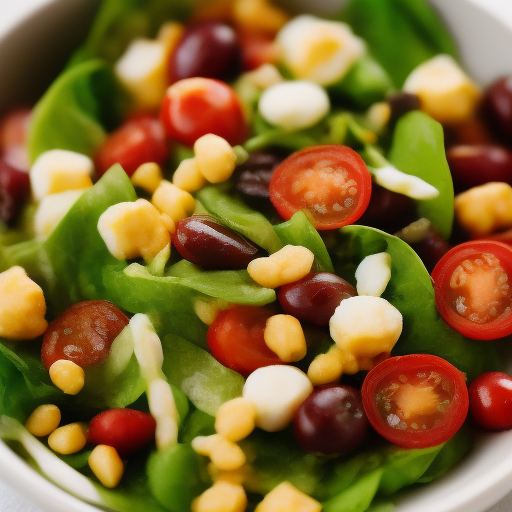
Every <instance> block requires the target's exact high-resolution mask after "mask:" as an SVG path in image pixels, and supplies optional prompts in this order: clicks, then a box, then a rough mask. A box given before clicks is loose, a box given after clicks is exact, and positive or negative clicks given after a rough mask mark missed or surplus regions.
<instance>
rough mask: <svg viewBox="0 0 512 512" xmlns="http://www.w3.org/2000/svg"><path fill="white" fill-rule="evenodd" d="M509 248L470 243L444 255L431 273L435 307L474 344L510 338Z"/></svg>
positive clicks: (511, 270) (511, 271) (491, 243)
mask: <svg viewBox="0 0 512 512" xmlns="http://www.w3.org/2000/svg"><path fill="white" fill-rule="evenodd" d="M509 276H512V247H510V246H509V245H506V244H503V243H501V242H495V241H491V240H487V241H486V240H474V241H472V242H466V243H463V244H460V245H457V246H456V247H454V248H453V249H451V250H450V251H448V252H447V253H446V254H445V255H444V256H443V257H442V258H441V259H440V260H439V262H438V263H437V265H436V266H435V267H434V270H433V271H432V279H433V280H434V291H435V294H436V305H437V309H438V310H439V313H440V314H441V316H442V317H443V319H444V320H445V322H447V323H448V324H449V325H451V326H452V327H453V328H454V329H457V331H459V332H460V333H461V334H463V335H464V336H467V337H468V338H473V339H476V340H492V339H497V338H502V337H503V336H507V335H509V334H512V314H511V306H512V292H511V290H510V283H509Z"/></svg>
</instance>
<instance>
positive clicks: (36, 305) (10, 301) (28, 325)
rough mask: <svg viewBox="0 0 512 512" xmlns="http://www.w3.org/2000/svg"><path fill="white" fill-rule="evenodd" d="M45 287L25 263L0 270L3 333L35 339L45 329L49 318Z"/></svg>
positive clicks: (0, 319)
mask: <svg viewBox="0 0 512 512" xmlns="http://www.w3.org/2000/svg"><path fill="white" fill-rule="evenodd" d="M45 314H46V302H45V300H44V295H43V290H42V289H41V288H40V287H39V285H37V284H36V283H34V281H32V279H30V277H28V275H27V273H26V272H25V270H23V268H22V267H11V268H10V269H9V270H6V271H5V272H2V273H0V336H1V337H3V338H6V339H9V340H32V339H34V338H37V337H38V336H40V335H41V334H43V333H44V331H46V328H47V327H48V322H47V321H46V320H45V318H44V316H45Z"/></svg>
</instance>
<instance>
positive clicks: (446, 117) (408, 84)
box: [403, 55, 482, 124]
mask: <svg viewBox="0 0 512 512" xmlns="http://www.w3.org/2000/svg"><path fill="white" fill-rule="evenodd" d="M403 90H404V91H405V92H410V93H413V94H416V95H418V97H419V98H420V104H421V109H422V110H423V111H425V112H426V113H427V114H429V115H430V116H431V117H433V118H434V119H435V120H436V121H439V122H440V123H443V124H458V123H463V122H465V121H467V120H469V119H471V118H472V117H474V114H475V112H476V109H477V107H478V105H479V103H480V98H481V96H482V93H481V91H480V89H479V88H478V87H477V86H476V85H475V84H474V83H473V82H472V81H471V80H470V79H469V78H468V76H467V75H466V74H465V73H464V72H463V71H462V69H461V68H460V67H459V65H458V64H457V62H456V61H455V59H454V58H453V57H450V56H449V55H437V56H436V57H433V58H432V59H430V60H428V61H426V62H424V63H423V64H420V65H419V66H418V67H417V68H416V69H414V70H413V71H412V73H411V74H410V75H409V76H408V78H407V79H406V81H405V83H404V86H403Z"/></svg>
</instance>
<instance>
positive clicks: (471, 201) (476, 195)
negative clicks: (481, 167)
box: [454, 182, 512, 237]
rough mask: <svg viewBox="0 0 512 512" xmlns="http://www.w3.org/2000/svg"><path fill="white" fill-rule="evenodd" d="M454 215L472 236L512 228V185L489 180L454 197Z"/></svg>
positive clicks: (481, 235) (480, 235)
mask: <svg viewBox="0 0 512 512" xmlns="http://www.w3.org/2000/svg"><path fill="white" fill-rule="evenodd" d="M454 206H455V216H456V218H457V221H458V222H459V224H460V225H461V226H462V227H463V228H464V229H465V230H466V231H467V232H468V233H469V234H470V235H472V236H474V237H483V236H486V235H490V234H491V233H494V232H495V231H497V230H499V229H508V228H511V227H512V187H511V186H510V185H509V184H507V183H501V182H491V183H486V184H485V185H481V186H479V187H473V188H471V189H469V190H466V192H462V194H459V195H458V196H457V197H455V203H454Z"/></svg>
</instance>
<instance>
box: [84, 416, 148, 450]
mask: <svg viewBox="0 0 512 512" xmlns="http://www.w3.org/2000/svg"><path fill="white" fill-rule="evenodd" d="M155 430H156V421H155V419H154V418H153V416H151V415H150V414H146V413H145V412H141V411H136V410H134V409H110V410H109V411H105V412H102V413H100V414H98V415H97V416H95V417H94V418H93V419H92V420H91V422H90V424H89V430H88V431H87V442H88V443H92V444H106V445H107V446H112V447H113V448H115V449H116V451H117V453H118V454H119V456H120V457H121V458H123V459H124V458H126V457H128V456H130V455H131V454H132V453H135V452H138V451H139V450H140V449H142V448H144V446H146V445H147V444H149V443H150V442H151V441H152V440H153V439H154V438H155Z"/></svg>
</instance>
